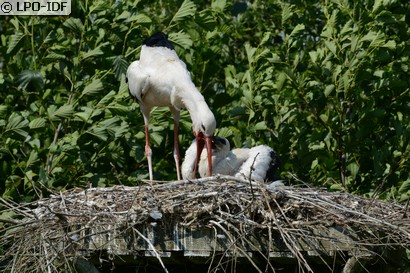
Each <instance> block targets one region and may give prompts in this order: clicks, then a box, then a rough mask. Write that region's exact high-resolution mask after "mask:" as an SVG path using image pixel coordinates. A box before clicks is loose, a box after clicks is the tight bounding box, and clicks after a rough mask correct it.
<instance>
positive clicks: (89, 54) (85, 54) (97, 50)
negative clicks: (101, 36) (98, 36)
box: [81, 45, 104, 60]
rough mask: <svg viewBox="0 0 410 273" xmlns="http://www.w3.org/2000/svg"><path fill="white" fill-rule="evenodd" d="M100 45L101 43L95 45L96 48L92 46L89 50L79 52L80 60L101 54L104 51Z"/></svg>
mask: <svg viewBox="0 0 410 273" xmlns="http://www.w3.org/2000/svg"><path fill="white" fill-rule="evenodd" d="M101 46H102V45H100V46H98V47H96V48H94V49H91V50H89V51H87V52H81V58H82V60H85V59H87V58H90V57H95V56H99V55H103V54H104V52H103V51H102V50H101Z"/></svg>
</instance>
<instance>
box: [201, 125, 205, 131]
mask: <svg viewBox="0 0 410 273" xmlns="http://www.w3.org/2000/svg"><path fill="white" fill-rule="evenodd" d="M201 128H202V130H204V132H205V125H203V124H201Z"/></svg>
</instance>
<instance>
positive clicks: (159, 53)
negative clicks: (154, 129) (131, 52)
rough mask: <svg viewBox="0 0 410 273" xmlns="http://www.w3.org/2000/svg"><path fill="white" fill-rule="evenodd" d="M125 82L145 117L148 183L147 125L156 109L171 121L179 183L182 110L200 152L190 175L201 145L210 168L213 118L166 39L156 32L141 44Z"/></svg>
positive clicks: (214, 124)
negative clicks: (167, 113) (167, 111)
mask: <svg viewBox="0 0 410 273" xmlns="http://www.w3.org/2000/svg"><path fill="white" fill-rule="evenodd" d="M127 81H128V88H129V93H130V95H131V96H132V97H134V98H135V99H136V100H137V101H138V103H139V104H140V107H141V112H142V114H143V116H144V124H145V142H146V144H145V154H146V156H147V159H148V169H149V177H150V179H151V180H152V179H153V172H152V161H151V157H152V150H151V148H150V146H149V130H148V124H149V118H150V112H151V109H152V108H153V107H155V106H167V107H169V108H170V109H171V113H172V115H173V118H174V158H175V165H176V168H177V175H178V179H181V171H180V168H179V161H180V155H179V149H178V126H179V116H180V109H181V108H186V109H187V110H188V112H189V114H190V116H191V120H192V129H193V131H194V135H195V139H196V143H197V150H198V151H199V153H198V156H197V161H196V164H194V166H193V171H194V172H196V170H197V162H198V161H199V155H200V153H201V151H202V150H203V147H204V145H206V147H207V151H208V154H209V155H210V156H209V160H208V164H209V165H210V166H211V156H212V148H211V142H212V141H211V138H212V136H213V133H214V131H215V128H216V120H215V117H214V115H213V113H212V112H211V110H210V109H209V107H208V105H207V104H206V102H205V99H204V97H203V96H202V94H201V93H200V92H199V91H198V89H197V88H196V87H195V85H194V83H193V82H192V79H191V77H190V74H189V72H188V70H187V69H186V65H185V63H184V62H183V61H181V60H180V59H179V58H178V55H177V54H176V52H175V50H174V47H173V46H172V44H171V43H170V42H169V41H168V38H167V35H165V34H164V33H162V32H159V33H156V34H154V35H152V36H151V37H149V38H147V39H146V40H144V42H143V45H142V47H141V53H140V59H139V61H134V62H133V63H131V65H130V66H129V67H128V70H127ZM211 171H212V166H211V169H210V172H211Z"/></svg>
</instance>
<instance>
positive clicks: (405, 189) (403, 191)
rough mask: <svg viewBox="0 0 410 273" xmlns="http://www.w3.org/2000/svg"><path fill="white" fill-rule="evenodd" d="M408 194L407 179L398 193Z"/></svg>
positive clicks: (408, 184) (409, 184) (408, 185)
mask: <svg viewBox="0 0 410 273" xmlns="http://www.w3.org/2000/svg"><path fill="white" fill-rule="evenodd" d="M407 192H409V194H410V179H407V180H406V181H404V182H403V183H402V184H401V185H400V188H399V193H407Z"/></svg>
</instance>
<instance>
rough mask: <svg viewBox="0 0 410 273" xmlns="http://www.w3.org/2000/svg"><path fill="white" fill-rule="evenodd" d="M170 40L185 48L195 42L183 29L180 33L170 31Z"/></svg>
mask: <svg viewBox="0 0 410 273" xmlns="http://www.w3.org/2000/svg"><path fill="white" fill-rule="evenodd" d="M169 40H170V41H171V42H173V43H174V44H177V45H179V46H180V47H183V48H185V49H187V48H190V47H191V46H192V43H193V42H192V40H191V37H190V36H189V35H188V34H186V33H185V32H183V31H182V30H181V31H180V32H178V33H170V34H169Z"/></svg>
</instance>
